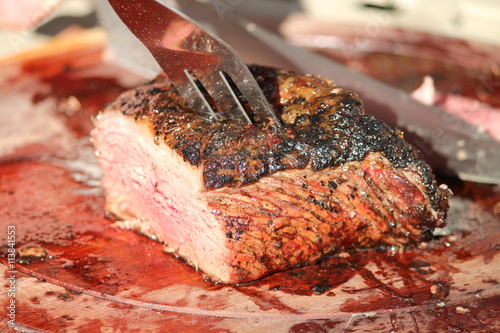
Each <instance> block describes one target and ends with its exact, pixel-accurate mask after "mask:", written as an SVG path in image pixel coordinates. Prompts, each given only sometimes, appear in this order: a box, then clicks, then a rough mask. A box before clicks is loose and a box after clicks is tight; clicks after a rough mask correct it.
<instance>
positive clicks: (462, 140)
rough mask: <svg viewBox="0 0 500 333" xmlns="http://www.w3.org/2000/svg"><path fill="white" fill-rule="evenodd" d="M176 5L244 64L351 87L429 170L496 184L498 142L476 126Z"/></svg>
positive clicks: (197, 7)
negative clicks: (400, 132) (397, 131)
mask: <svg viewBox="0 0 500 333" xmlns="http://www.w3.org/2000/svg"><path fill="white" fill-rule="evenodd" d="M180 7H181V10H183V11H184V12H186V13H187V14H188V15H190V16H192V17H193V18H194V19H196V20H197V21H198V22H200V23H201V24H205V25H207V26H209V27H211V28H212V29H214V30H215V32H216V33H217V34H218V35H219V37H221V38H222V39H224V40H225V41H226V42H228V43H229V44H230V45H232V46H233V48H235V49H236V51H237V52H238V53H240V54H241V55H242V57H243V58H244V59H245V60H246V61H247V63H258V64H262V65H269V66H276V67H280V68H286V69H289V70H294V71H297V72H301V73H312V74H317V75H321V76H323V77H325V78H329V79H332V80H334V82H336V83H337V84H339V85H340V86H342V87H343V88H346V89H349V90H353V91H355V92H356V93H358V94H359V95H360V97H361V99H362V100H363V103H364V105H365V110H366V112H367V113H369V114H372V115H374V116H375V117H377V118H378V119H381V120H383V121H385V122H386V123H388V124H389V125H391V126H396V127H398V128H400V129H402V130H403V131H404V133H405V138H406V139H407V140H408V141H409V142H410V143H412V144H413V145H414V146H415V147H416V148H418V149H419V150H420V152H421V156H422V158H423V159H424V160H425V161H426V162H427V163H429V164H430V165H431V166H432V167H433V169H434V170H436V171H440V172H441V173H444V174H450V175H456V176H458V177H459V178H461V179H463V180H469V181H474V182H481V183H492V184H497V183H500V142H498V141H496V140H495V139H494V138H493V137H491V136H490V135H488V134H487V133H484V132H482V131H481V130H480V129H479V128H477V127H475V126H472V125H470V124H469V123H467V122H465V121H463V120H461V119H459V118H457V117H455V116H453V115H451V114H449V113H447V112H446V111H444V110H443V109H441V108H439V107H436V106H429V105H425V104H422V103H420V102H418V101H417V100H415V99H413V98H412V97H411V96H410V95H409V94H408V93H406V92H404V91H403V90H400V89H396V88H393V87H391V86H389V85H387V84H385V83H382V82H380V81H378V80H376V79H374V78H371V77H369V76H367V75H364V74H361V73H359V72H356V71H354V70H352V69H350V68H348V67H346V66H344V65H341V64H339V63H337V62H335V61H333V60H332V59H329V58H327V57H325V56H322V55H320V54H317V53H313V52H311V51H308V50H306V49H304V48H299V47H297V46H293V45H291V44H289V43H288V42H286V41H285V40H284V39H283V38H282V37H281V36H278V35H276V34H274V33H272V32H270V31H268V30H266V29H264V28H262V27H260V26H259V25H257V24H255V23H253V22H250V21H248V20H245V19H242V18H240V17H237V16H236V15H233V14H231V13H229V12H226V13H225V17H224V20H220V19H218V16H217V15H216V13H214V12H213V9H212V8H210V6H207V5H205V4H200V3H198V2H196V1H193V0H184V1H182V2H181V3H180Z"/></svg>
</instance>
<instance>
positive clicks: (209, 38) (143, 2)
mask: <svg viewBox="0 0 500 333" xmlns="http://www.w3.org/2000/svg"><path fill="white" fill-rule="evenodd" d="M109 3H110V4H111V6H112V7H113V9H114V10H115V12H116V13H117V14H118V16H119V17H120V19H121V20H122V21H123V22H124V23H125V24H126V25H127V27H128V28H129V29H130V31H132V33H133V34H134V35H135V36H136V37H137V38H138V39H139V40H140V41H141V42H142V43H143V44H144V45H145V46H146V47H147V48H148V50H149V51H150V52H151V54H152V55H153V57H154V58H155V60H156V61H157V62H158V64H159V65H160V67H161V68H162V69H163V71H164V72H165V74H166V75H167V77H168V78H169V80H170V81H171V82H172V84H173V85H174V86H175V88H176V89H177V90H178V92H179V93H180V94H181V95H182V96H183V97H184V99H185V100H186V102H187V103H188V104H189V105H190V106H191V107H192V108H193V109H194V110H195V111H199V112H203V113H204V114H206V115H209V116H210V117H211V118H212V119H216V120H221V119H223V118H224V117H221V115H220V114H217V113H215V112H214V110H213V109H212V107H211V106H210V104H209V102H208V101H207V99H206V98H205V97H204V93H203V92H202V91H201V89H200V87H199V84H198V83H200V84H201V85H202V86H203V88H204V89H205V90H206V91H207V92H208V94H209V95H210V97H211V98H212V99H213V101H214V102H215V103H216V104H217V105H218V107H219V109H220V110H222V111H223V113H224V115H225V116H226V117H228V118H231V119H235V120H238V121H241V122H244V123H246V124H251V123H252V121H251V120H250V117H249V116H248V114H247V113H246V112H245V110H244V108H243V107H242V105H241V103H240V101H239V99H238V98H237V96H236V93H235V92H234V91H233V89H232V87H231V85H230V83H229V81H228V79H227V77H229V78H230V79H231V80H232V81H233V83H234V84H235V86H236V87H237V88H238V90H239V91H240V92H241V94H242V95H243V96H244V98H245V100H246V101H247V102H248V103H249V104H250V106H251V108H252V110H253V113H254V121H256V122H262V121H266V119H269V120H270V121H271V122H273V123H274V125H275V127H276V128H278V129H279V128H280V127H281V123H280V121H279V120H278V118H277V116H276V114H275V113H274V112H273V109H272V108H271V106H270V105H269V102H268V101H267V99H266V97H265V96H264V94H263V92H262V90H261V89H260V87H259V86H258V84H257V82H256V81H255V78H254V77H253V75H252V74H251V73H250V71H249V70H248V68H247V66H246V65H245V64H244V62H243V60H242V59H241V58H240V57H239V56H238V54H237V53H236V52H235V51H234V50H233V49H232V48H231V47H230V46H229V45H227V44H226V43H225V42H224V41H222V40H221V39H220V38H218V37H217V36H215V35H213V34H211V33H209V32H207V31H205V30H204V29H202V28H201V27H200V26H198V25H197V24H196V23H195V22H194V21H193V20H191V19H190V18H189V17H187V16H186V15H184V14H183V13H181V12H179V11H178V10H176V9H175V8H173V7H172V6H171V5H167V4H165V3H160V2H159V1H156V0H109Z"/></svg>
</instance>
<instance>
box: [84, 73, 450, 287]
mask: <svg viewBox="0 0 500 333" xmlns="http://www.w3.org/2000/svg"><path fill="white" fill-rule="evenodd" d="M251 71H252V72H253V73H254V75H255V76H256V79H257V82H258V83H259V84H260V86H261V88H262V90H263V91H264V93H265V94H266V96H267V97H268V99H269V100H270V102H271V104H272V105H273V107H274V108H275V110H276V113H277V114H278V116H279V117H280V118H281V119H282V122H283V124H284V130H283V131H281V132H275V131H274V130H273V129H272V127H271V126H272V124H266V123H262V122H259V125H257V126H255V125H248V126H243V125H242V124H240V123H236V122H234V121H231V120H226V121H223V122H212V121H210V120H209V119H205V118H203V116H200V115H199V114H197V113H195V112H193V110H191V109H190V108H189V107H188V106H187V104H186V103H185V101H184V100H183V99H182V97H180V96H179V95H178V94H177V92H176V91H175V90H174V89H173V88H172V87H171V86H170V85H169V84H168V82H167V80H166V79H165V77H162V76H160V77H158V78H157V79H155V80H154V81H152V82H150V83H148V84H145V85H143V86H140V87H138V88H136V89H133V90H130V91H128V92H126V93H124V94H122V95H121V96H120V97H119V98H118V99H117V100H116V101H115V102H113V103H112V104H111V105H109V106H108V107H107V108H106V110H105V111H104V112H103V113H102V114H101V115H100V116H99V117H97V118H96V119H95V124H96V129H95V130H94V131H93V133H92V136H93V139H94V144H95V146H96V148H97V149H98V150H99V155H98V158H99V162H100V164H101V167H102V169H103V173H104V177H103V188H104V189H105V191H106V208H107V210H108V211H110V212H112V213H114V214H115V215H116V216H118V217H121V218H123V219H125V220H128V223H123V224H122V225H129V226H131V227H132V228H135V229H136V230H138V231H139V232H142V233H145V234H147V235H149V236H154V237H155V238H156V239H157V240H159V241H160V242H162V243H164V244H165V246H166V247H165V248H166V250H167V251H169V252H174V253H175V254H177V255H179V256H180V257H182V258H184V259H185V260H186V261H187V262H188V263H190V264H191V265H193V266H194V267H197V268H200V269H202V270H203V271H204V272H205V273H206V274H207V275H208V276H209V277H210V278H212V279H213V280H214V281H219V282H225V283H243V282H248V281H252V280H255V279H258V278H261V277H263V276H266V275H268V274H271V273H273V272H278V271H282V270H286V269H288V268H292V267H297V266H301V265H307V264H313V263H315V262H316V261H317V260H319V259H321V258H322V257H324V256H327V255H329V254H331V253H334V252H335V251H338V250H340V249H346V248H353V247H370V246H375V245H380V244H386V245H395V246H402V245H406V244H409V243H411V242H415V241H419V240H423V239H427V238H428V237H430V236H431V235H432V231H433V229H434V228H435V227H437V226H439V227H441V226H443V225H444V219H445V217H446V212H447V210H448V200H449V198H450V196H451V192H450V191H449V190H448V189H447V188H446V187H445V186H441V187H438V186H437V184H436V182H435V180H434V176H433V174H432V173H431V171H430V169H429V167H428V166H427V164H425V163H424V162H423V161H421V160H420V159H419V158H418V152H417V151H416V150H415V149H414V148H413V147H412V146H411V145H409V144H408V143H406V142H405V141H404V139H403V138H402V133H401V132H399V131H398V130H393V129H391V128H390V127H388V126H387V125H385V124H384V123H383V122H381V121H378V120H376V119H374V118H373V117H372V116H369V115H365V114H364V113H363V105H362V103H361V101H360V100H359V98H358V97H357V96H356V94H354V93H352V92H349V91H345V90H343V89H341V88H339V87H337V86H335V85H334V84H332V83H331V82H330V81H327V80H322V79H320V78H318V77H314V76H310V75H298V74H295V73H291V72H286V71H282V70H276V69H272V68H267V67H257V66H252V67H251Z"/></svg>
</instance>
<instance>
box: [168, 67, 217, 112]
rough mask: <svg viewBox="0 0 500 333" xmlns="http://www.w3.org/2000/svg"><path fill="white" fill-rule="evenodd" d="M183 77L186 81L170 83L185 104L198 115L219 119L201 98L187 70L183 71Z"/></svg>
mask: <svg viewBox="0 0 500 333" xmlns="http://www.w3.org/2000/svg"><path fill="white" fill-rule="evenodd" d="M183 72H184V75H185V76H186V78H187V80H177V81H176V82H173V81H172V84H173V85H174V87H175V88H176V89H177V91H178V92H179V93H180V94H181V95H182V97H184V99H185V100H186V102H187V103H188V104H189V106H191V108H192V109H193V110H195V111H196V112H199V113H204V114H206V115H208V116H209V117H210V118H213V119H219V118H220V117H219V116H218V115H217V114H216V113H215V112H214V110H213V109H212V107H211V106H210V104H209V103H208V101H207V100H206V99H205V96H203V93H202V92H201V90H200V89H199V88H198V85H197V84H196V82H195V81H194V80H193V78H192V77H191V74H190V73H189V71H188V70H186V69H184V70H183Z"/></svg>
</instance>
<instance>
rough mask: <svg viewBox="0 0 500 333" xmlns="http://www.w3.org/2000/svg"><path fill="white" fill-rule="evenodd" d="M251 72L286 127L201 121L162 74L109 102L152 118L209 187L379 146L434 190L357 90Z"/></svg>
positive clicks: (345, 158) (338, 160)
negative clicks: (412, 168)
mask: <svg viewBox="0 0 500 333" xmlns="http://www.w3.org/2000/svg"><path fill="white" fill-rule="evenodd" d="M250 70H251V71H252V73H253V74H254V75H255V77H256V80H257V82H258V83H259V85H260V86H261V88H262V90H263V91H264V93H265V94H266V96H267V97H268V99H269V100H270V102H271V104H272V106H273V108H274V109H275V110H276V112H277V114H278V115H280V116H281V118H282V119H283V122H284V123H285V124H284V125H285V129H284V131H282V132H280V133H276V132H275V131H273V130H272V129H271V128H270V126H263V127H261V128H256V127H254V126H241V124H239V123H235V122H233V121H230V120H228V121H225V122H222V123H214V122H212V121H210V120H208V119H204V118H203V117H200V116H199V115H197V114H196V113H194V112H193V110H191V109H190V108H189V106H187V104H186V103H185V101H184V100H183V98H182V97H180V96H179V95H178V94H177V93H176V91H175V90H174V88H173V87H170V86H169V84H168V83H167V81H166V79H165V78H164V77H158V78H157V79H156V81H155V82H153V83H151V84H149V85H145V86H142V87H139V88H138V89H136V90H134V91H130V92H128V93H126V94H124V95H122V96H121V97H120V98H119V99H118V100H117V101H116V102H115V103H113V105H112V106H111V108H116V107H118V108H120V109H121V110H123V112H124V113H126V114H133V115H135V118H136V119H137V120H142V121H147V122H150V123H151V124H152V126H153V131H154V133H155V138H156V140H158V141H159V140H162V141H164V142H165V143H166V144H167V145H168V146H169V147H172V148H173V149H175V150H176V151H178V152H179V154H181V155H182V156H183V157H184V159H186V161H189V162H190V163H191V164H192V165H194V166H197V167H201V168H202V169H203V175H204V180H205V186H206V188H207V189H216V188H220V187H224V186H239V185H243V184H248V183H251V182H253V181H255V180H257V179H259V178H260V177H263V176H266V175H270V174H273V173H274V172H277V171H280V170H289V169H303V168H305V167H306V166H310V167H311V168H312V169H313V170H322V169H325V168H329V167H335V166H339V165H342V164H344V163H346V162H350V161H362V160H363V158H364V157H365V156H366V154H367V153H368V152H381V153H382V154H383V155H384V156H385V157H386V158H387V159H388V160H389V161H390V162H391V163H392V165H393V166H394V167H397V168H404V167H408V166H417V167H418V168H419V169H421V176H422V181H423V183H424V184H425V186H426V187H427V188H428V189H429V192H428V195H430V196H431V197H433V196H434V195H435V193H434V190H432V187H433V182H434V178H433V175H432V173H431V171H430V169H429V167H428V166H427V165H426V164H425V163H424V162H422V161H421V160H420V159H419V157H418V152H417V150H416V149H415V148H414V147H412V146H411V145H409V144H408V143H407V142H406V141H404V139H403V138H402V133H401V132H399V131H398V130H393V129H392V128H390V127H389V126H387V125H386V124H385V123H383V122H381V121H379V120H376V119H375V118H373V117H372V116H370V115H365V114H363V105H362V103H361V101H360V100H359V98H358V96H357V95H356V94H355V93H353V92H350V91H346V90H343V89H341V88H339V87H338V86H336V85H334V84H333V83H331V82H330V81H328V80H323V79H320V78H317V77H314V76H312V75H298V74H295V73H291V72H287V71H283V70H276V69H273V68H269V67H261V66H250ZM432 201H435V200H432Z"/></svg>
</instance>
